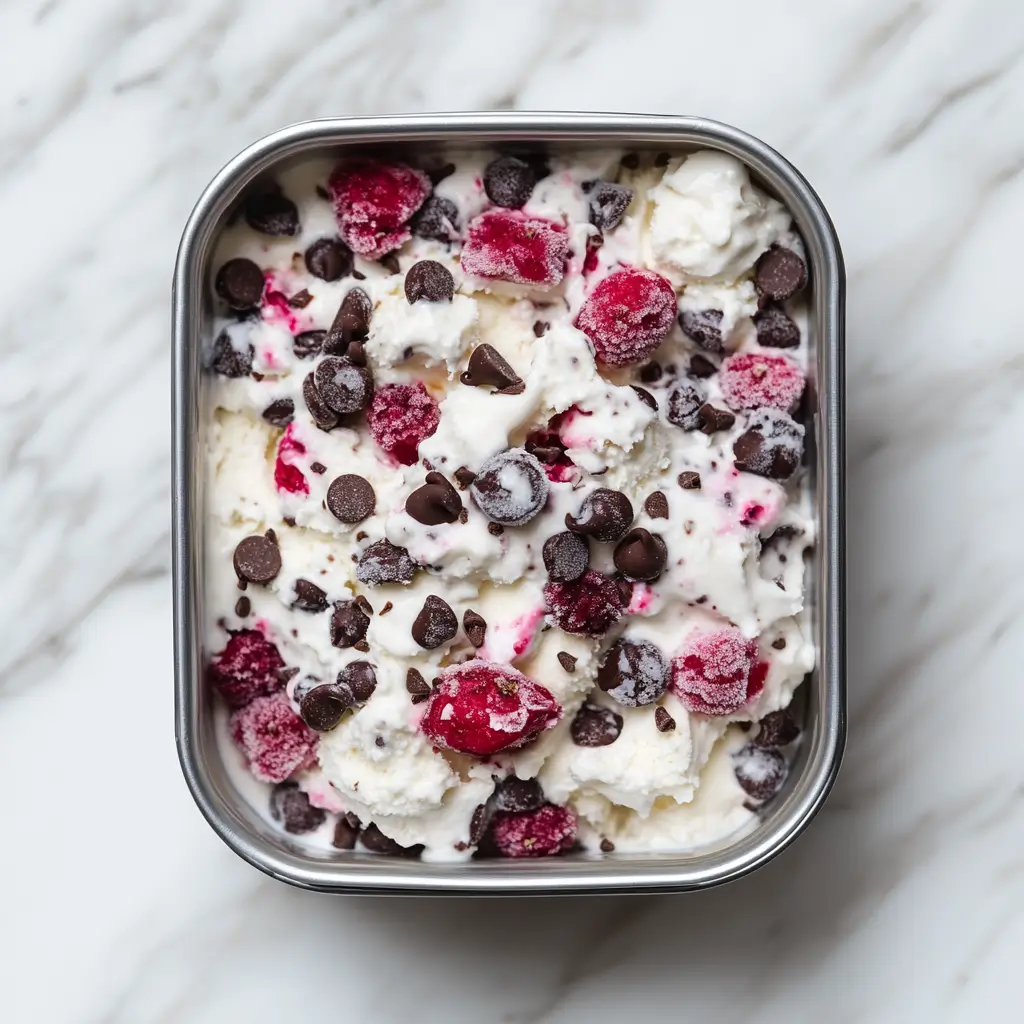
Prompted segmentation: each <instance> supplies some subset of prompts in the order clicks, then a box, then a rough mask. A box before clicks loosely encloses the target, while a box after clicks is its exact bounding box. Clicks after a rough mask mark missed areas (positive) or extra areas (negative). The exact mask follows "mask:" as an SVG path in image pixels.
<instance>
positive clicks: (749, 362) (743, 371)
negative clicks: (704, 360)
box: [718, 352, 804, 412]
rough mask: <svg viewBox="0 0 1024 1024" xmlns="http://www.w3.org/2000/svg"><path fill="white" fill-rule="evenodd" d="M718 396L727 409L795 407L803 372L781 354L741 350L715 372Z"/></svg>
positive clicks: (798, 398)
mask: <svg viewBox="0 0 1024 1024" xmlns="http://www.w3.org/2000/svg"><path fill="white" fill-rule="evenodd" d="M718 382H719V384H720V386H721V388H722V397H723V398H724V399H725V402H726V404H727V405H728V406H729V408H730V409H764V408H769V409H780V410H782V412H789V411H791V410H792V409H794V408H795V407H796V403H797V402H798V401H799V400H800V396H801V395H802V394H803V391H804V374H803V371H802V370H801V369H800V367H799V366H797V365H796V363H794V362H791V361H790V360H789V359H787V358H786V357H785V356H777V355H773V354H770V353H768V352H741V353H739V354H738V355H735V356H729V358H728V359H726V360H725V361H724V362H723V363H722V369H721V370H720V371H719V373H718Z"/></svg>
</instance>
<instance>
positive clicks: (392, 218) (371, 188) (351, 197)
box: [327, 157, 430, 260]
mask: <svg viewBox="0 0 1024 1024" xmlns="http://www.w3.org/2000/svg"><path fill="white" fill-rule="evenodd" d="M327 188H328V191H329V192H330V194H331V201H332V202H333V203H334V216H335V217H336V218H337V221H338V231H339V233H340V234H341V237H342V239H343V240H344V241H345V242H346V243H347V245H348V246H349V248H350V249H352V250H353V252H358V253H360V254H362V255H363V256H367V257H369V258H370V259H372V260H377V259H380V258H381V256H384V255H386V254H387V253H389V252H391V251H392V249H397V248H398V247H399V246H400V245H402V244H403V243H404V242H407V241H408V240H409V239H410V238H411V237H412V235H411V233H410V231H409V228H408V227H407V226H406V221H407V220H408V219H409V218H410V217H411V216H412V215H413V214H414V213H415V212H416V211H417V210H418V209H419V208H420V207H421V206H422V205H423V201H424V200H425V199H426V198H427V196H428V195H430V179H429V178H428V177H427V176H426V175H425V174H424V173H423V172H422V171H417V170H416V169H415V168H413V167H409V166H407V165H406V164H399V163H384V162H383V161H381V160H372V159H369V158H367V157H357V158H356V159H354V160H346V161H345V162H344V163H343V164H341V165H340V166H339V167H337V168H336V169H335V171H334V173H333V174H332V175H331V180H330V181H329V182H328V183H327Z"/></svg>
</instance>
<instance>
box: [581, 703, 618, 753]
mask: <svg viewBox="0 0 1024 1024" xmlns="http://www.w3.org/2000/svg"><path fill="white" fill-rule="evenodd" d="M621 732H622V715H617V714H615V712H614V711H612V710H611V708H602V707H599V706H598V705H597V704H584V705H583V706H582V707H581V708H580V709H579V711H577V712H576V717H575V718H573V720H572V724H571V725H570V726H569V735H570V736H571V737H572V741H573V743H575V744H576V746H577V747H607V746H608V745H609V744H610V743H614V742H615V741H616V740H617V739H618V738H619V733H621Z"/></svg>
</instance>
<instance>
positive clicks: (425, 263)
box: [405, 260, 455, 303]
mask: <svg viewBox="0 0 1024 1024" xmlns="http://www.w3.org/2000/svg"><path fill="white" fill-rule="evenodd" d="M454 295H455V280H454V278H453V277H452V273H451V271H450V270H449V269H448V268H447V267H446V266H444V265H443V264H441V263H438V262H437V260H420V261H419V262H418V263H414V264H413V265H412V266H411V267H410V268H409V269H408V271H407V272H406V275H405V297H406V299H408V300H409V302H410V303H415V302H419V300H420V299H425V300H426V301H427V302H451V301H452V297H453V296H454Z"/></svg>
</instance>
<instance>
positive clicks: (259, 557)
mask: <svg viewBox="0 0 1024 1024" xmlns="http://www.w3.org/2000/svg"><path fill="white" fill-rule="evenodd" d="M233 562H234V566H235V573H236V574H237V576H238V578H239V579H240V580H245V581H246V582H247V583H269V582H270V581H271V580H272V579H274V578H275V577H276V576H277V574H278V573H279V572H280V571H281V552H280V550H279V549H278V547H277V545H276V544H275V543H274V542H273V541H272V540H268V539H267V538H266V537H261V536H260V535H259V534H255V535H253V536H252V537H246V538H244V539H243V540H240V541H239V542H238V546H237V547H236V548H235V554H234V558H233Z"/></svg>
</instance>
